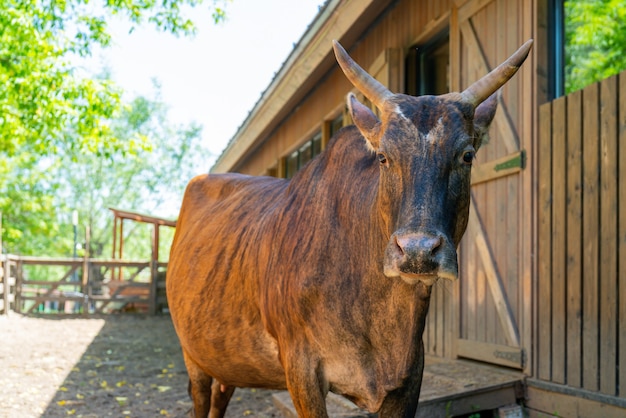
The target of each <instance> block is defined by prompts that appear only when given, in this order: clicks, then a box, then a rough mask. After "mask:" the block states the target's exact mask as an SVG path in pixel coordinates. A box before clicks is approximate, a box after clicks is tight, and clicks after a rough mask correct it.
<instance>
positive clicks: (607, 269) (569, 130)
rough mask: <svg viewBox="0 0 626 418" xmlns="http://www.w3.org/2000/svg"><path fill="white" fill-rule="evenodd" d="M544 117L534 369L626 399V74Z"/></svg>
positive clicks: (550, 107)
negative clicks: (535, 361)
mask: <svg viewBox="0 0 626 418" xmlns="http://www.w3.org/2000/svg"><path fill="white" fill-rule="evenodd" d="M539 123H540V125H539V126H540V135H539V153H538V155H539V161H538V174H539V178H538V182H539V195H538V246H539V248H538V251H537V258H538V278H537V283H538V285H537V354H536V358H537V364H536V375H537V376H538V378H539V379H541V380H545V381H550V382H554V383H559V384H564V385H567V386H571V387H575V388H583V389H587V390H589V391H592V392H600V393H602V394H606V395H611V396H620V397H626V262H625V261H624V260H626V72H624V73H621V74H620V75H619V76H615V77H611V78H609V79H607V80H604V81H602V82H601V83H596V84H593V85H590V86H588V87H587V88H585V89H584V90H582V91H578V92H575V93H572V94H570V95H568V96H566V97H562V98H559V99H557V100H555V101H553V102H551V103H547V104H544V105H542V106H541V107H540V110H539Z"/></svg>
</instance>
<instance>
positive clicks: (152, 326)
mask: <svg viewBox="0 0 626 418" xmlns="http://www.w3.org/2000/svg"><path fill="white" fill-rule="evenodd" d="M0 388H1V389H0V417H1V418H31V417H46V418H47V417H51V418H57V417H68V416H76V417H89V418H99V417H163V416H165V417H186V416H188V412H189V410H190V409H191V401H190V399H189V397H188V395H187V372H186V370H185V366H184V363H183V359H182V355H181V352H180V346H179V344H178V339H177V337H176V334H175V332H174V328H173V326H172V322H171V320H170V318H169V316H155V317H146V316H139V315H131V314H124V315H111V316H106V317H99V318H89V319H85V318H58V317H56V318H55V317H52V316H47V317H45V316H44V317H25V316H21V315H17V314H11V315H8V316H2V317H0ZM271 394H272V392H271V391H266V390H255V389H237V391H236V392H235V394H234V395H233V398H232V400H231V402H230V405H229V407H228V411H227V413H226V417H228V418H234V417H241V416H248V417H261V418H270V417H280V416H281V415H280V414H279V412H278V410H277V409H276V408H275V407H274V405H273V403H272V401H271Z"/></svg>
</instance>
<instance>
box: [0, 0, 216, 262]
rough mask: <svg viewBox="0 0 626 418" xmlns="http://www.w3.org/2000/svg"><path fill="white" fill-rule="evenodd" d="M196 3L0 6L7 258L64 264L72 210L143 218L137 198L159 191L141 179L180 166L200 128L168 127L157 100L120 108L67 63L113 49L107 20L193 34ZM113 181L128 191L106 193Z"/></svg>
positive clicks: (50, 1)
mask: <svg viewBox="0 0 626 418" xmlns="http://www.w3.org/2000/svg"><path fill="white" fill-rule="evenodd" d="M227 1H228V0H211V1H209V2H208V4H209V5H208V7H209V8H211V9H212V10H214V11H215V15H214V19H215V21H216V22H218V21H221V20H223V19H224V12H223V10H224V9H223V7H224V6H225V4H226V3H227ZM202 3H203V1H202V0H158V1H157V0H107V1H106V2H104V4H103V5H100V4H98V5H95V4H93V2H89V0H0V212H2V213H3V220H4V222H3V228H4V231H3V241H4V244H5V247H7V248H8V249H9V250H10V251H15V252H20V253H31V254H46V255H54V254H58V255H66V254H67V252H68V250H67V246H68V245H69V241H68V240H66V239H64V238H63V239H59V238H58V235H59V234H60V233H63V231H66V229H65V228H64V226H63V223H64V222H66V221H67V220H64V219H63V214H64V213H67V212H71V210H72V209H73V208H74V207H77V205H78V207H86V208H88V210H86V211H85V212H86V213H87V214H89V215H91V214H93V212H94V211H104V213H105V214H106V206H104V205H106V204H107V203H108V204H111V205H114V206H120V204H122V203H121V202H125V201H127V202H128V206H127V207H129V208H131V207H132V208H135V209H141V208H140V207H137V206H135V207H133V205H137V204H139V203H138V202H141V200H140V199H138V198H137V197H136V194H138V193H140V192H141V193H148V194H149V193H151V192H156V191H157V190H159V188H158V186H157V184H156V183H155V182H154V180H153V177H151V176H150V175H148V174H147V173H148V172H150V173H151V175H154V174H156V172H157V169H158V168H159V167H160V166H164V167H175V166H180V164H181V161H182V160H181V159H182V158H183V155H187V154H185V153H186V152H187V151H188V150H189V149H190V148H189V142H186V141H192V142H193V141H196V140H197V139H198V137H199V130H198V128H197V127H193V126H192V127H189V128H187V127H178V128H174V127H171V125H170V124H169V123H168V122H167V121H166V120H165V119H164V118H165V116H164V113H163V112H164V109H163V105H162V103H158V102H157V101H154V100H148V99H137V100H136V101H135V102H133V103H125V102H124V99H123V92H122V91H121V90H120V89H119V88H118V87H117V86H116V85H115V84H114V83H113V82H112V81H111V80H110V79H108V78H107V77H89V76H85V75H82V74H81V72H80V71H78V69H76V68H74V67H73V62H75V60H73V58H75V57H76V56H89V55H90V54H91V52H92V50H93V48H94V47H95V46H102V47H106V46H108V45H109V44H110V43H111V37H110V35H109V33H108V28H107V20H108V19H109V18H110V17H111V15H114V14H115V15H123V16H126V17H127V18H128V19H129V20H130V21H131V22H133V23H135V24H137V25H140V24H144V23H145V24H152V25H156V26H157V27H158V28H159V29H161V30H163V31H166V32H170V33H172V34H175V35H190V34H193V33H194V31H195V24H194V22H193V21H192V20H191V18H190V16H192V7H196V6H199V5H200V4H202ZM142 100H143V101H142ZM179 133H180V135H179ZM172 134H173V135H172ZM163 135H171V136H170V138H169V139H170V142H169V143H168V142H163V144H165V147H171V148H170V151H169V152H168V153H166V154H158V158H159V159H158V160H155V159H153V158H152V157H151V156H152V155H157V154H156V152H157V150H158V148H157V147H158V146H159V144H161V139H160V138H163V137H164V136H163ZM155 138H156V139H155ZM172 141H181V142H179V143H178V144H177V143H175V142H172ZM179 151H180V152H181V153H179ZM148 161H150V164H151V165H150V166H149V167H148V166H147V165H146V164H147V162H148ZM170 162H171V164H170ZM70 167H71V169H72V170H69V169H68V168H70ZM120 167H124V168H123V169H122V168H120ZM127 169H128V170H127ZM148 169H150V170H152V171H149V170H148ZM118 173H119V177H123V179H119V180H120V181H119V184H122V185H126V189H124V190H126V191H122V188H121V186H120V187H119V188H117V189H115V188H114V187H112V186H111V184H117V183H116V181H115V178H116V177H117V176H118ZM137 173H143V174H141V175H138V174H137ZM164 173H166V175H170V176H171V175H172V170H169V169H166V170H164ZM77 174H78V177H77ZM81 175H82V177H80V176H81ZM154 178H157V179H158V178H161V179H162V178H163V177H159V176H158V175H156V176H154ZM106 181H108V182H109V183H110V184H107V183H106ZM157 181H158V180H157ZM139 184H141V185H140V186H138V185H139ZM94 185H98V186H97V187H95V186H94ZM78 189H80V191H77V190H78ZM129 190H130V191H132V192H133V193H134V194H135V195H133V196H132V197H131V194H133V193H130V191H129ZM181 192H182V190H181ZM97 193H101V194H102V196H96V194H97ZM125 193H126V194H125ZM112 196H116V198H117V199H118V200H114V198H113V197H112ZM124 199H127V200H124ZM144 199H145V200H147V201H150V202H151V203H153V204H155V202H156V200H153V199H152V198H151V197H147V198H144ZM157 200H158V199H157ZM97 205H100V206H97ZM144 210H145V208H144ZM107 215H108V214H107ZM70 253H71V251H70Z"/></svg>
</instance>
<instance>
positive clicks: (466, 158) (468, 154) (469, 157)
mask: <svg viewBox="0 0 626 418" xmlns="http://www.w3.org/2000/svg"><path fill="white" fill-rule="evenodd" d="M461 158H462V160H463V162H464V163H465V164H467V165H471V164H472V162H473V161H474V151H465V152H464V153H463V156H462V157H461Z"/></svg>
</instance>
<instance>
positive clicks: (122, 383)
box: [115, 380, 126, 388]
mask: <svg viewBox="0 0 626 418" xmlns="http://www.w3.org/2000/svg"><path fill="white" fill-rule="evenodd" d="M125 385H126V380H120V381H119V382H117V383H116V384H115V386H117V387H118V388H121V387H122V386H125Z"/></svg>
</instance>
